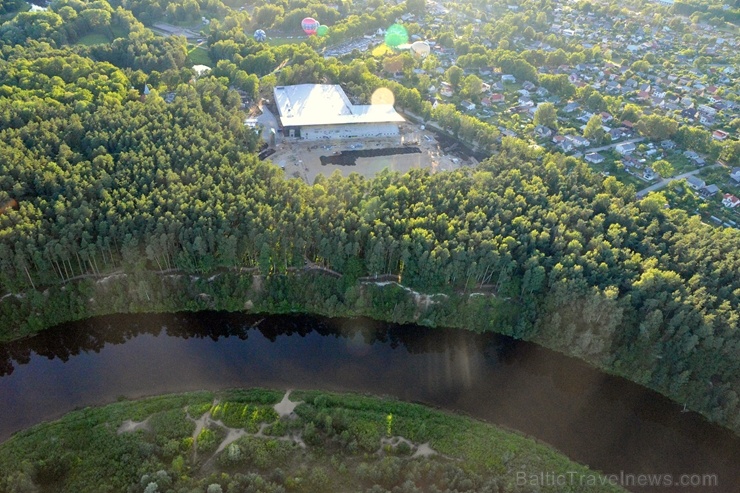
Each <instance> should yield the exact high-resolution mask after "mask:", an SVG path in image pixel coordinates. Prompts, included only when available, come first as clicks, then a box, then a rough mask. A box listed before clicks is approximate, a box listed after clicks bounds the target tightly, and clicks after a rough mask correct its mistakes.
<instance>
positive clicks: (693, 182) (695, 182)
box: [686, 176, 707, 190]
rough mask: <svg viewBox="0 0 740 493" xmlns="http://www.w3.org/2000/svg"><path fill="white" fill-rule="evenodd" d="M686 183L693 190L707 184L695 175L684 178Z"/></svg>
mask: <svg viewBox="0 0 740 493" xmlns="http://www.w3.org/2000/svg"><path fill="white" fill-rule="evenodd" d="M686 183H687V184H688V185H689V186H690V187H691V188H693V189H694V190H701V189H702V188H704V187H705V186H707V184H706V182H705V181H704V180H702V179H701V178H699V177H696V176H689V177H688V178H686Z"/></svg>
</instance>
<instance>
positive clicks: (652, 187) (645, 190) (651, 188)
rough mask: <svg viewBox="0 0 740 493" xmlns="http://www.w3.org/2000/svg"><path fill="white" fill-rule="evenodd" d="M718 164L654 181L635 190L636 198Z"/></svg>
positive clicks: (715, 166)
mask: <svg viewBox="0 0 740 493" xmlns="http://www.w3.org/2000/svg"><path fill="white" fill-rule="evenodd" d="M719 166H722V165H721V164H712V165H710V166H705V167H703V168H698V169H695V170H694V171H689V172H688V173H683V174H681V175H678V176H673V177H671V178H663V179H662V180H660V181H659V182H658V183H656V184H654V185H650V186H649V187H647V188H643V189H642V190H640V191H639V192H637V198H638V199H639V198H642V197H644V196H645V195H647V194H649V193H650V192H654V191H656V190H660V189H661V188H663V187H665V186H666V185H668V184H669V183H670V182H672V181H673V180H681V179H683V178H688V177H689V176H694V175H696V174H698V173H699V172H700V171H701V170H703V169H711V168H717V167H719Z"/></svg>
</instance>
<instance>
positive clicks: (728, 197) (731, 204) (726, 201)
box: [722, 193, 740, 209]
mask: <svg viewBox="0 0 740 493" xmlns="http://www.w3.org/2000/svg"><path fill="white" fill-rule="evenodd" d="M722 205H724V206H725V207H728V208H730V209H734V208H735V207H737V206H738V205H740V199H739V198H737V197H735V196H734V195H732V194H731V193H726V194H725V196H724V198H723V199H722Z"/></svg>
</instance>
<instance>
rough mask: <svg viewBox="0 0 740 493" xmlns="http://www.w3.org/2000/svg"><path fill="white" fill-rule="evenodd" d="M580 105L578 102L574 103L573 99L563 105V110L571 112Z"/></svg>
mask: <svg viewBox="0 0 740 493" xmlns="http://www.w3.org/2000/svg"><path fill="white" fill-rule="evenodd" d="M580 107H581V105H580V104H578V103H576V102H575V101H571V102H570V103H568V104H566V105H565V107H564V108H563V111H565V112H566V113H573V112H574V111H576V110H577V109H578V108H580Z"/></svg>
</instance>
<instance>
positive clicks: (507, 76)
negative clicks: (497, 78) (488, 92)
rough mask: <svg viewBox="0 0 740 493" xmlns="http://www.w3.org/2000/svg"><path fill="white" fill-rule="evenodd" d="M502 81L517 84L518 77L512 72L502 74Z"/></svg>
mask: <svg viewBox="0 0 740 493" xmlns="http://www.w3.org/2000/svg"><path fill="white" fill-rule="evenodd" d="M501 82H502V83H509V84H516V77H514V76H513V75H511V74H504V75H502V76H501Z"/></svg>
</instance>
